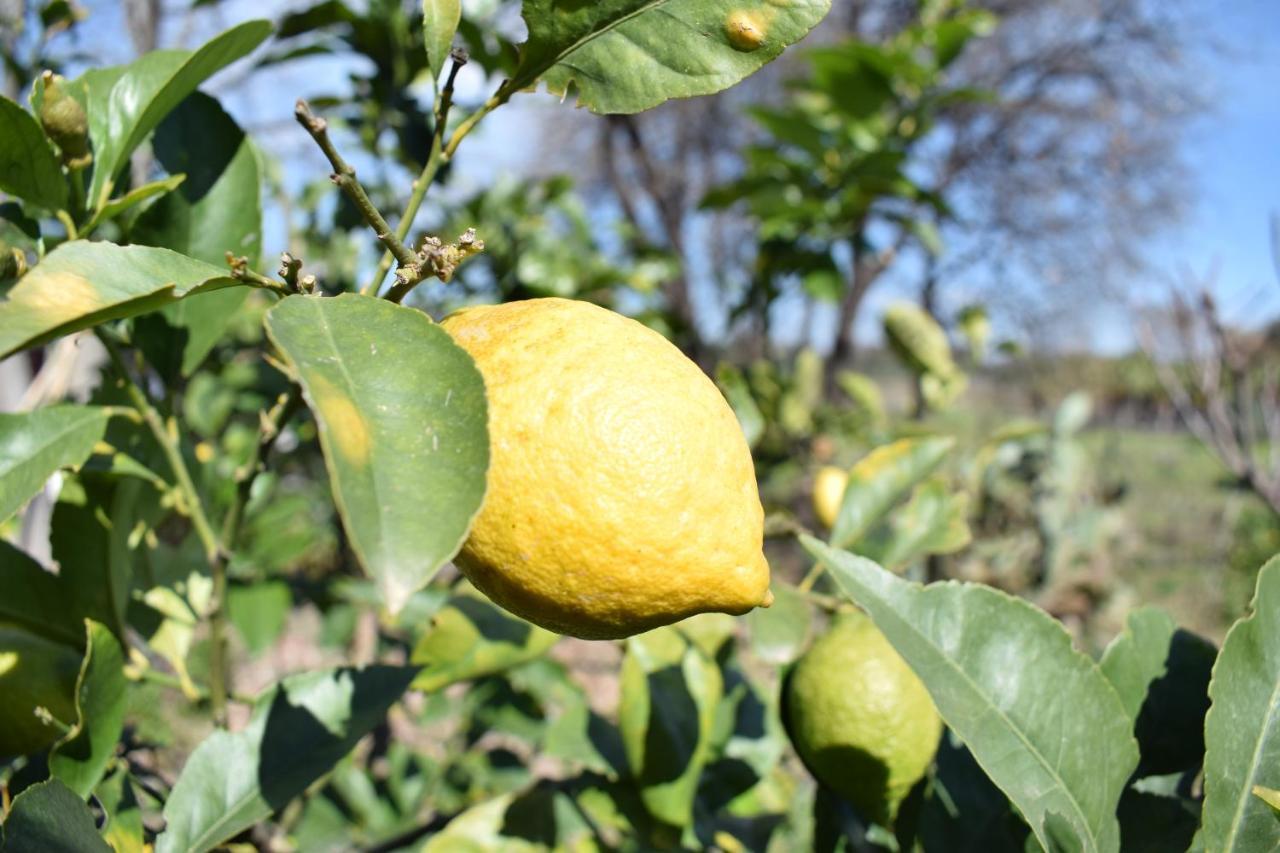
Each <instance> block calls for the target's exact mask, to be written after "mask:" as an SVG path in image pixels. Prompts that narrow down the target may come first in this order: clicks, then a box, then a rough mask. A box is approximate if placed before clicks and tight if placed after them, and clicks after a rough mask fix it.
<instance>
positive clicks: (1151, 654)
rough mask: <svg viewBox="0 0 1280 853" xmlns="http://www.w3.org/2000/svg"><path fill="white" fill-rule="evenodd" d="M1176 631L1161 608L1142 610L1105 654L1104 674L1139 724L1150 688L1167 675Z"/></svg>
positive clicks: (1125, 707) (1131, 618)
mask: <svg viewBox="0 0 1280 853" xmlns="http://www.w3.org/2000/svg"><path fill="white" fill-rule="evenodd" d="M1176 630H1177V625H1176V624H1174V621H1173V617H1171V616H1170V615H1169V614H1168V613H1165V612H1164V611H1163V610H1161V609H1160V608H1158V607H1142V608H1139V609H1138V610H1134V611H1133V612H1132V613H1130V614H1129V617H1128V619H1126V620H1125V626H1124V631H1123V632H1122V633H1121V634H1120V635H1119V636H1117V637H1116V638H1115V639H1114V640H1112V641H1111V644H1110V645H1109V646H1107V650H1106V651H1105V652H1103V653H1102V660H1101V661H1100V662H1099V666H1100V667H1101V668H1102V674H1103V675H1105V676H1106V677H1107V680H1108V681H1110V682H1111V686H1112V687H1114V688H1115V691H1116V694H1117V695H1118V696H1119V697H1120V702H1121V703H1122V704H1123V705H1124V709H1125V711H1126V712H1127V713H1128V714H1129V717H1130V718H1131V719H1133V720H1135V721H1136V720H1137V719H1138V712H1139V711H1140V710H1142V703H1143V701H1144V700H1145V699H1146V698H1147V688H1148V687H1150V686H1151V683H1152V682H1153V681H1155V680H1156V679H1157V678H1159V677H1160V676H1162V675H1164V671H1165V658H1166V657H1168V654H1169V642H1170V640H1172V639H1173V633H1174V631H1176Z"/></svg>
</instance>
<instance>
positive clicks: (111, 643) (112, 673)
mask: <svg viewBox="0 0 1280 853" xmlns="http://www.w3.org/2000/svg"><path fill="white" fill-rule="evenodd" d="M85 625H86V627H87V630H88V642H87V644H86V645H85V653H84V661H83V662H82V663H81V664H80V678H79V679H78V681H77V682H76V717H77V719H76V721H75V724H74V725H73V726H72V728H71V731H69V732H67V734H66V735H65V736H64V737H63V738H62V739H61V740H59V741H58V743H57V744H55V745H54V747H53V749H51V750H50V751H49V772H50V773H52V774H53V775H54V776H56V777H57V778H59V779H61V780H62V781H63V783H65V784H66V786H67V787H68V788H70V789H71V790H73V791H75V792H76V793H77V794H79V795H80V796H81V797H82V798H88V796H89V794H91V793H93V789H94V788H95V787H96V786H97V784H98V783H99V782H100V781H102V775H103V773H105V772H106V769H107V763H108V762H109V761H110V760H111V759H112V757H113V756H114V755H115V750H116V741H118V740H119V739H120V733H121V731H123V729H124V710H125V680H124V671H123V670H124V651H123V649H121V648H120V642H119V641H118V640H117V639H116V638H115V636H113V635H112V633H111V632H110V631H109V630H107V628H106V627H105V626H103V625H100V624H98V623H97V622H94V621H92V620H86V622H85Z"/></svg>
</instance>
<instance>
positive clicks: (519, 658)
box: [410, 593, 560, 691]
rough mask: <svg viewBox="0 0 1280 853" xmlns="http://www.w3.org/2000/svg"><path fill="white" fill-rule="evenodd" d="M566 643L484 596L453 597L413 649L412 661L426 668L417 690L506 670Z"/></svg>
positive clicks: (438, 686) (436, 687)
mask: <svg viewBox="0 0 1280 853" xmlns="http://www.w3.org/2000/svg"><path fill="white" fill-rule="evenodd" d="M559 639H560V636H559V635H558V634H554V633H552V632H551V631H548V630H546V629H545V628H539V627H538V626H537V625H532V624H530V623H528V622H526V621H524V620H523V619H520V618H518V617H516V616H512V615H511V614H509V613H507V612H506V611H505V610H502V609H501V608H499V607H497V606H496V605H494V604H492V603H491V602H490V601H489V600H488V599H486V598H484V597H482V596H481V595H480V594H479V593H464V594H461V595H455V596H453V597H452V598H450V599H449V601H448V603H447V604H445V606H444V607H442V608H440V610H439V611H437V612H436V614H435V616H434V617H432V619H431V626H430V627H429V628H428V629H427V631H426V633H424V634H423V635H422V639H421V640H419V641H418V644H417V645H416V646H415V647H414V649H413V655H412V657H411V658H410V662H411V663H413V664H415V665H417V666H421V667H422V671H421V672H420V673H419V674H418V676H417V678H415V679H414V680H413V688H414V689H415V690H424V691H432V690H439V689H440V688H442V687H445V686H447V685H449V684H453V683H454V682H457V681H467V680H469V679H473V678H479V677H480V676H483V675H492V674H494V673H497V672H502V671H503V670H505V669H509V668H511V667H513V666H516V665H518V664H521V663H524V662H525V661H529V660H533V659H534V658H536V657H538V656H539V655H541V654H542V653H543V652H545V651H546V650H547V649H549V648H551V647H552V646H553V645H555V643H556V641H557V640H559Z"/></svg>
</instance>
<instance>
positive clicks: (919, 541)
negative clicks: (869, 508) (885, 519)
mask: <svg viewBox="0 0 1280 853" xmlns="http://www.w3.org/2000/svg"><path fill="white" fill-rule="evenodd" d="M968 511H969V496H968V495H966V494H964V493H963V492H953V491H952V490H951V489H950V487H949V486H948V485H947V483H946V481H945V480H941V479H934V480H930V481H929V482H926V483H922V484H920V485H919V486H917V487H916V490H915V493H914V494H912V496H911V500H910V501H908V502H907V504H906V506H904V507H902V509H900V510H898V511H897V512H895V513H893V515H892V517H891V518H890V520H889V524H888V525H887V527H886V529H885V535H884V536H883V537H875V536H873V537H871V538H869V539H867V540H865V541H864V542H862V543H859V544H858V546H857V551H858V553H860V554H862V555H863V556H866V557H869V558H870V559H872V560H875V561H876V562H878V563H881V564H882V565H884V566H885V567H886V568H890V569H899V568H900V567H902V566H904V565H906V564H908V563H910V562H911V561H912V560H915V559H917V558H919V557H923V556H925V555H927V554H953V553H955V552H956V551H959V550H960V549H961V548H964V547H965V546H966V545H968V544H969V542H970V541H971V540H972V538H973V535H972V533H971V532H970V531H969V523H968V521H967V520H966V516H967V514H968Z"/></svg>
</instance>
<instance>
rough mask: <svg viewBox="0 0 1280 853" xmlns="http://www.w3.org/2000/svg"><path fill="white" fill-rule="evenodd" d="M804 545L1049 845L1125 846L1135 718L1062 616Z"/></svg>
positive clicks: (807, 540) (980, 589) (813, 543)
mask: <svg viewBox="0 0 1280 853" xmlns="http://www.w3.org/2000/svg"><path fill="white" fill-rule="evenodd" d="M801 543H802V544H803V545H804V548H805V550H807V551H808V552H809V553H810V554H812V555H813V556H814V557H815V558H817V559H819V560H821V561H822V562H823V563H825V564H826V566H827V568H828V570H829V571H830V572H831V574H832V576H833V577H834V578H835V580H836V583H837V584H838V585H839V586H840V587H841V589H843V590H844V592H845V594H846V595H848V596H849V597H850V598H851V599H852V600H853V601H854V602H856V603H857V604H858V605H859V606H861V607H862V608H863V609H864V610H866V611H867V613H868V614H869V615H870V616H871V618H872V619H873V620H874V621H875V623H876V625H877V626H878V627H879V628H880V630H881V631H883V632H884V635H885V636H886V637H887V638H888V639H889V642H891V643H892V644H893V647H894V648H895V649H897V651H898V653H899V654H900V655H902V657H903V658H904V659H905V660H906V661H907V663H908V664H910V665H911V668H912V669H913V670H915V672H916V674H917V675H918V676H920V679H921V680H922V681H923V682H924V684H925V687H927V688H928V690H929V693H930V695H931V696H932V697H933V700H934V702H935V704H936V705H937V706H938V711H939V713H941V715H942V718H943V720H945V721H946V723H947V725H948V726H949V727H950V728H951V729H952V731H954V732H955V733H956V734H957V735H959V737H960V738H961V739H963V740H964V742H965V744H966V745H967V746H968V747H969V749H970V751H971V752H972V753H973V756H974V758H975V759H976V760H977V761H978V763H979V764H980V765H981V766H982V768H983V769H984V770H985V771H986V773H987V775H988V776H989V777H990V778H991V780H992V781H993V782H995V783H996V785H998V786H999V787H1000V789H1001V790H1003V791H1004V792H1005V794H1006V795H1008V797H1009V799H1010V800H1012V801H1013V803H1014V805H1016V806H1017V807H1018V809H1019V810H1020V811H1021V812H1022V814H1023V817H1024V818H1025V819H1026V821H1027V823H1028V824H1029V825H1030V826H1031V830H1032V832H1034V833H1035V835H1036V838H1037V839H1038V840H1039V841H1040V843H1041V845H1042V846H1044V847H1045V849H1049V850H1053V849H1067V850H1087V851H1114V850H1118V849H1119V843H1120V828H1119V823H1118V822H1117V820H1116V806H1117V803H1118V802H1119V800H1120V794H1121V793H1122V792H1123V790H1124V787H1125V784H1126V783H1127V781H1128V779H1129V776H1130V774H1131V773H1132V772H1133V769H1134V768H1135V767H1136V766H1137V763H1138V749H1137V744H1136V742H1135V741H1134V739H1133V735H1132V734H1131V727H1132V721H1131V720H1130V718H1129V716H1128V715H1127V714H1126V713H1125V709H1124V706H1123V705H1122V704H1121V702H1120V699H1119V698H1118V697H1117V695H1116V693H1115V691H1114V690H1113V689H1112V688H1111V685H1110V684H1109V683H1108V682H1107V680H1106V678H1105V677H1104V676H1103V675H1102V673H1101V671H1100V670H1099V669H1098V667H1097V666H1096V665H1095V664H1094V663H1093V661H1091V660H1089V659H1088V658H1087V657H1085V656H1084V655H1082V654H1080V653H1079V652H1078V651H1076V650H1075V649H1073V648H1072V646H1071V638H1070V637H1069V636H1068V634H1067V632H1066V631H1065V630H1064V629H1063V627H1062V626H1061V625H1060V624H1059V623H1057V622H1056V621H1054V620H1053V618H1052V617H1050V616H1049V615H1048V614H1046V613H1044V612H1043V611H1041V610H1038V609H1036V608H1035V607H1034V606H1032V605H1031V604H1029V603H1028V602H1026V601H1023V600H1021V599H1017V598H1013V597H1011V596H1009V595H1007V594H1005V593H1002V592H999V591H997V590H995V589H992V588H991V587H987V586H981V585H976V584H962V583H954V582H952V583H945V584H932V585H930V586H927V587H922V586H921V585H919V584H915V583H909V582H907V581H904V580H901V579H899V578H897V577H895V576H894V575H893V574H891V573H889V572H887V571H885V570H884V569H881V568H880V567H879V566H877V565H875V564H874V563H872V562H871V561H870V560H867V559H864V558H862V557H858V556H856V555H854V554H849V553H845V552H841V551H837V550H835V549H832V548H830V547H828V546H826V545H824V544H823V543H821V542H819V541H818V540H816V539H814V538H813V537H811V536H804V537H802V538H801Z"/></svg>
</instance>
